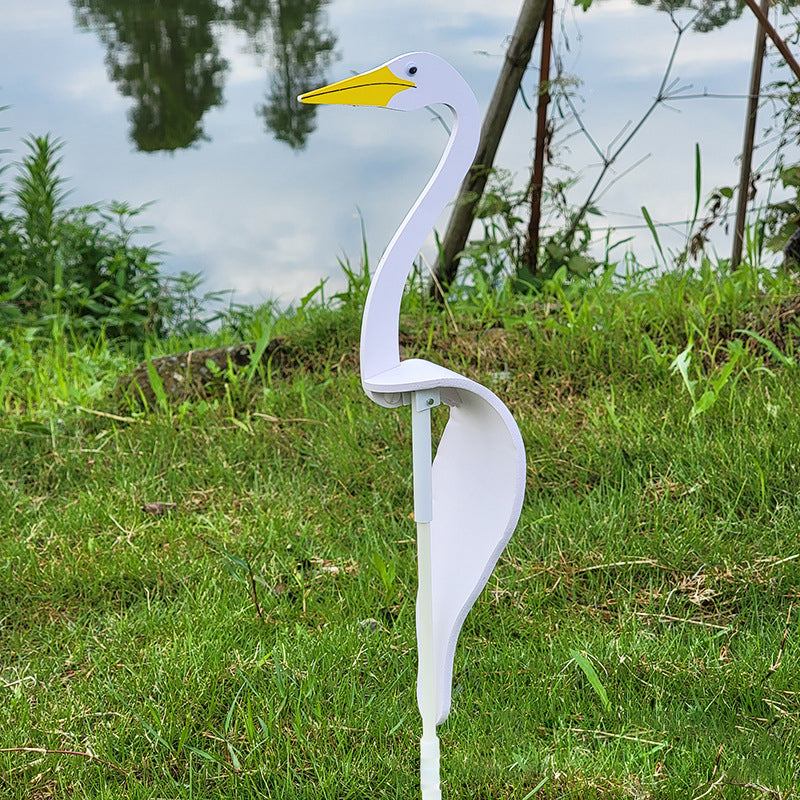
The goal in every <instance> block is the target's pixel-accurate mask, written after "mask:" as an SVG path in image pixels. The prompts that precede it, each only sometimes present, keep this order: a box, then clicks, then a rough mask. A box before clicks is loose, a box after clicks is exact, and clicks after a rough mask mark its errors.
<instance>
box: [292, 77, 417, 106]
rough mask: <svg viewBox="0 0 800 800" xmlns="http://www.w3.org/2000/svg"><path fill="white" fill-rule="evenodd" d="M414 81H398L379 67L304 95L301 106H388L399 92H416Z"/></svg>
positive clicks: (299, 98) (301, 98)
mask: <svg viewBox="0 0 800 800" xmlns="http://www.w3.org/2000/svg"><path fill="white" fill-rule="evenodd" d="M415 87H416V84H415V83H413V82H412V81H407V80H404V79H403V78H398V77H397V75H395V74H394V73H393V72H392V71H391V70H390V69H389V67H379V68H378V69H374V70H372V72H364V73H362V74H361V75H355V76H354V77H352V78H346V79H345V80H343V81H338V82H337V83H332V84H330V86H323V87H322V88H321V89H314V90H313V91H311V92H306V93H305V94H301V95H300V97H298V98H297V99H298V100H299V101H300V102H301V103H317V104H321V103H326V104H327V103H340V104H342V105H347V106H385V105H387V103H388V102H389V101H390V100H391V99H392V98H393V97H394V96H395V95H396V94H398V93H399V92H402V91H404V90H405V89H413V88H415Z"/></svg>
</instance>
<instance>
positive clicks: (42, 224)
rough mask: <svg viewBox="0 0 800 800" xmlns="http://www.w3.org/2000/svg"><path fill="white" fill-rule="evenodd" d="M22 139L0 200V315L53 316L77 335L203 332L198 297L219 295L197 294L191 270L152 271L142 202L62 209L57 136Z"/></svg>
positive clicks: (206, 320)
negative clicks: (141, 240) (142, 241)
mask: <svg viewBox="0 0 800 800" xmlns="http://www.w3.org/2000/svg"><path fill="white" fill-rule="evenodd" d="M24 145H25V147H26V150H27V152H26V154H25V156H24V157H23V158H22V160H21V161H20V163H19V164H18V167H17V175H16V177H15V180H14V181H13V183H12V185H11V187H10V188H11V191H10V194H9V196H8V197H7V198H6V206H7V207H8V208H7V210H4V209H2V208H0V264H1V265H2V270H1V271H0V321H2V322H4V323H5V324H16V325H21V324H25V325H34V326H42V325H44V326H48V325H50V324H52V323H53V321H54V320H55V319H59V320H60V323H59V324H61V325H62V327H63V328H64V329H65V330H69V331H71V332H74V333H76V334H78V335H85V334H89V335H93V336H96V335H98V334H99V333H101V332H102V333H103V334H104V335H106V336H107V337H108V338H109V339H112V340H115V339H122V340H125V341H128V342H131V341H133V342H137V341H138V342H141V341H143V340H145V339H146V338H147V337H151V336H156V337H157V336H164V335H167V334H170V333H179V334H193V333H197V332H207V331H208V330H209V325H210V323H211V322H212V321H213V320H214V316H213V315H212V316H210V317H209V316H208V313H209V312H208V310H207V305H208V304H209V303H211V302H214V301H218V300H220V298H221V294H222V293H219V292H217V293H207V294H205V295H203V296H198V291H197V290H198V287H199V284H200V277H199V276H198V275H191V274H189V273H182V274H181V275H180V276H178V277H163V276H162V275H161V274H160V273H159V266H160V265H159V262H158V260H157V256H158V254H157V251H156V250H155V249H154V248H153V247H150V246H143V245H139V244H136V243H135V239H136V238H137V237H138V236H139V235H140V234H141V233H143V232H145V231H146V229H145V228H143V227H142V226H139V225H137V224H136V223H137V217H138V216H139V215H140V214H141V213H142V211H143V210H144V208H145V207H144V206H142V207H131V206H129V205H127V204H125V203H117V202H112V203H109V204H101V205H87V206H78V207H72V208H70V207H67V206H66V204H65V201H66V198H67V196H68V194H69V191H68V190H67V189H66V180H65V178H63V177H62V176H61V174H60V168H61V151H62V149H63V146H64V144H63V142H62V141H61V140H58V139H54V138H52V137H51V136H49V135H46V136H31V137H29V138H28V139H26V140H25V142H24ZM1 198H2V193H0V199H1Z"/></svg>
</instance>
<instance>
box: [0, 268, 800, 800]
mask: <svg viewBox="0 0 800 800" xmlns="http://www.w3.org/2000/svg"><path fill="white" fill-rule="evenodd" d="M549 292H550V293H549V295H547V296H545V297H543V298H541V299H540V300H538V301H536V302H533V301H531V300H530V298H528V299H526V300H522V299H515V298H513V297H508V298H504V299H502V298H501V299H500V300H498V299H497V298H496V297H494V298H490V297H485V298H481V297H480V296H479V295H478V294H477V293H476V294H473V295H472V296H471V297H470V298H468V299H466V300H463V301H461V302H459V303H457V304H455V305H454V306H453V307H452V308H451V309H449V312H448V311H444V312H441V313H439V312H437V311H435V310H434V309H432V308H431V307H430V306H428V305H426V304H425V303H424V302H422V300H421V299H420V298H419V297H411V298H409V302H408V304H407V310H406V313H405V315H404V319H403V324H402V328H403V331H404V335H403V342H404V346H405V348H406V352H407V354H408V355H412V354H417V355H420V354H421V355H429V356H430V357H431V358H434V359H436V360H439V361H442V362H444V363H447V364H448V365H450V366H451V367H453V368H454V369H457V370H459V371H460V372H462V373H466V374H468V375H469V376H470V377H472V378H475V379H476V380H479V381H481V382H483V383H486V384H491V385H492V386H493V387H494V388H495V389H496V391H497V392H498V393H499V394H500V395H501V397H503V399H504V400H506V401H507V402H508V404H509V406H510V407H511V410H512V412H513V413H514V414H515V416H516V417H517V419H518V420H519V422H520V426H521V428H522V432H523V436H524V439H525V442H526V446H527V450H528V468H529V469H528V492H527V497H526V502H525V506H524V509H523V513H522V518H521V521H520V524H519V528H518V530H517V532H516V534H515V536H514V537H513V539H512V541H511V544H510V545H509V547H508V549H507V551H506V553H505V554H504V556H503V557H502V558H501V561H500V563H499V565H498V568H497V570H496V571H495V573H494V575H493V576H492V578H491V580H490V583H489V585H488V587H487V589H486V590H485V591H484V593H483V594H482V595H481V597H480V598H479V599H478V602H477V603H476V606H475V608H474V609H473V611H472V613H471V614H470V616H469V617H468V618H467V621H466V624H465V626H464V629H463V632H462V635H461V639H460V642H459V647H458V651H457V656H456V667H455V686H454V701H453V710H452V714H451V717H450V719H449V720H448V721H447V723H446V724H445V725H444V726H442V728H440V735H441V739H442V757H443V762H442V778H443V790H444V796H445V797H446V798H456V797H463V798H467V797H468V798H479V799H480V800H494V799H495V798H497V800H500V799H501V798H502V799H503V800H505V799H506V798H509V799H511V798H514V799H516V800H532V798H546V800H556V798H576V799H577V798H604V799H605V798H675V799H676V800H678V799H680V800H684V799H685V798H698V800H699V798H700V797H701V796H704V797H709V798H726V799H727V798H782V799H783V800H786V798H791V797H797V796H798V794H799V793H800V767H798V764H799V763H800V762H799V761H798V758H797V753H798V752H800V677H798V676H800V669H798V667H799V666H800V665H799V664H798V660H799V657H800V651H799V650H798V620H800V603H798V598H799V597H800V594H799V590H798V587H799V586H800V494H799V493H798V484H799V483H800V418H798V414H797V409H798V407H800V376H799V375H798V369H797V367H796V366H794V362H793V360H792V359H793V358H794V354H793V343H794V341H795V338H794V334H795V332H796V331H797V328H796V317H795V316H794V315H793V314H792V313H790V312H791V310H792V309H793V308H795V306H796V305H799V304H797V302H796V298H795V294H794V293H795V289H794V287H793V286H792V285H791V284H790V283H789V282H788V281H784V280H772V279H771V278H769V276H767V275H766V274H759V273H757V272H755V271H749V270H748V271H743V272H741V273H740V274H739V275H737V276H736V277H734V278H728V279H724V280H717V279H716V278H714V277H713V276H712V275H711V274H710V273H709V272H708V271H706V273H704V274H701V275H699V276H696V277H687V276H684V277H681V276H676V275H671V276H666V277H664V278H661V279H659V280H658V281H655V280H654V281H649V282H646V281H643V280H636V281H634V280H631V281H629V282H628V283H627V284H626V285H624V286H622V287H613V286H611V285H610V282H609V281H601V282H599V284H598V286H596V287H595V288H592V289H588V290H586V291H578V290H571V289H569V288H565V287H563V286H560V285H558V284H553V285H552V286H550V287H549ZM357 323H358V313H357V311H354V310H353V308H352V307H349V306H348V307H346V308H345V309H344V310H343V311H340V312H334V311H331V310H329V309H328V310H326V309H313V308H311V307H309V308H307V309H305V311H304V313H301V314H298V315H296V316H295V317H293V318H287V319H285V320H282V321H280V324H279V325H278V326H277V328H276V329H278V330H279V332H281V333H283V334H284V335H286V336H287V337H288V338H289V339H290V340H291V341H292V342H293V343H294V345H295V348H296V352H295V354H296V358H297V361H296V366H295V367H294V368H291V369H286V368H284V369H282V370H274V371H271V372H270V373H269V374H268V375H266V376H264V375H262V376H260V377H259V378H258V379H256V380H253V381H252V383H251V384H250V385H249V386H245V385H244V381H238V382H237V381H236V379H232V383H231V385H230V387H229V390H228V391H227V392H226V393H225V395H224V396H222V397H221V398H220V399H219V400H202V401H200V400H198V401H196V402H189V403H185V404H183V405H182V406H181V407H179V408H169V409H167V410H163V409H162V410H159V411H157V412H146V411H143V410H141V409H138V408H136V407H134V406H120V405H119V404H118V403H117V402H116V401H112V399H111V398H112V392H111V389H112V387H113V384H114V381H115V380H116V377H117V376H118V375H119V374H121V373H122V372H123V371H124V370H125V369H128V368H129V367H130V366H131V363H132V362H131V361H130V359H129V358H127V357H125V356H123V355H121V354H120V353H118V352H116V351H115V350H114V349H113V348H112V347H111V346H109V345H108V344H105V343H101V344H99V345H97V346H94V347H89V346H88V345H80V344H77V343H70V342H63V341H61V340H60V339H57V340H56V341H55V343H54V342H52V341H50V342H49V343H48V342H47V341H46V340H43V339H41V340H40V339H36V337H35V336H32V335H29V336H28V337H27V340H26V338H25V337H23V336H22V334H21V333H17V334H12V335H10V336H9V338H7V339H6V341H5V342H4V343H3V344H2V345H0V389H1V390H2V394H0V412H2V415H3V416H2V418H0V509H2V510H3V513H2V514H0V566H1V567H2V573H0V575H1V576H2V577H0V654H2V655H0V659H1V660H0V750H2V751H3V752H0V796H2V797H3V798H9V800H22V798H25V799H26V800H27V799H28V798H34V799H35V800H45V799H46V798H59V799H60V798H123V797H124V798H131V799H132V800H139V799H142V800H143V799H144V798H147V799H148V800H150V799H151V798H152V799H154V798H181V799H184V798H198V799H199V798H223V799H224V800H228V799H233V798H248V800H249V799H250V798H304V799H305V798H308V799H309V800H310V799H311V798H315V799H316V798H324V799H327V798H330V799H331V800H333V799H334V798H335V799H336V800H339V799H340V798H359V799H361V798H363V799H364V800H367V799H369V800H376V799H378V798H387V799H388V798H393V799H394V798H413V797H416V796H418V788H417V787H418V778H417V774H416V770H417V763H418V762H417V759H418V755H417V754H418V750H417V747H418V745H417V739H418V737H419V734H420V724H419V720H418V715H417V711H416V700H415V670H416V651H415V639H414V599H415V592H416V564H415V544H414V530H413V522H412V519H411V477H410V472H411V464H410V425H409V421H408V419H407V412H404V411H403V410H398V411H389V410H386V409H382V408H378V407H376V406H374V405H372V404H371V403H370V402H369V401H368V400H367V399H366V398H365V397H363V395H362V393H361V389H360V385H359V381H358V378H357V372H356V368H355V364H356V361H355V354H356V347H357V340H358V330H357ZM793 326H795V327H793ZM740 330H749V331H751V332H752V333H755V334H757V335H758V336H760V337H762V339H766V340H768V341H769V342H771V343H774V347H775V348H777V350H776V352H775V353H773V352H770V349H769V348H768V347H767V346H765V345H764V344H763V342H762V341H760V340H759V339H758V338H755V337H753V336H752V335H749V334H739V333H736V331H740ZM252 333H253V331H249V330H244V331H242V332H241V335H242V338H244V339H247V338H248V337H251V334H252ZM226 336H228V334H225V333H224V332H221V333H220V334H218V335H217V337H216V341H219V342H222V341H225V339H226ZM251 338H253V339H258V338H259V336H258V331H256V335H253V336H252V337H251ZM736 342H741V348H742V352H741V354H740V355H739V356H738V357H737V360H736V363H735V365H734V367H733V368H732V369H731V370H730V371H729V372H728V373H727V374H726V371H725V364H726V363H728V361H729V359H730V358H731V356H732V353H735V352H737V347H738V345H737V344H736ZM690 343H691V345H692V347H691V350H689V352H688V362H686V378H687V379H688V381H689V384H692V385H693V386H694V388H693V394H690V392H689V391H688V389H687V386H688V385H689V384H687V382H686V381H685V380H684V378H683V377H682V376H681V375H680V374H679V371H678V370H677V369H673V370H671V369H670V367H671V365H672V364H673V363H674V361H675V359H676V357H678V356H679V354H681V353H684V352H685V351H686V350H687V347H688V345H689V344H690ZM169 348H170V349H171V350H172V351H174V350H175V349H177V347H176V343H171V344H170V345H169ZM778 355H779V356H782V358H778V357H776V356H778ZM693 382H694V383H693ZM707 390H708V391H711V390H713V399H712V401H710V402H707V404H706V405H704V406H703V407H702V408H699V405H698V404H699V401H700V398H701V396H702V395H703V394H704V392H705V391H707ZM698 408H699V410H698ZM693 409H694V414H693V413H692V412H693ZM110 415H115V416H116V417H120V418H124V419H125V420H127V421H122V420H120V419H115V418H114V417H113V416H110ZM443 417H444V412H443V413H442V414H439V415H437V425H438V426H439V427H441V425H442V422H443ZM155 502H162V503H173V504H175V506H176V507H175V508H173V509H171V510H168V511H167V513H164V514H160V515H159V514H154V513H152V512H150V511H148V510H145V506H146V505H147V504H148V503H155ZM368 620H376V621H377V623H378V624H377V626H376V625H375V623H374V622H366V621H368ZM41 750H44V751H47V752H41Z"/></svg>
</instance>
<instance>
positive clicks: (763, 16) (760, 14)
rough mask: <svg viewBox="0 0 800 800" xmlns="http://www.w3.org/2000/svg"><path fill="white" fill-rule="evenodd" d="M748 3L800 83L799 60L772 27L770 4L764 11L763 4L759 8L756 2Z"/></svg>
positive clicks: (747, 0)
mask: <svg viewBox="0 0 800 800" xmlns="http://www.w3.org/2000/svg"><path fill="white" fill-rule="evenodd" d="M744 1H745V3H747V5H748V7H749V8H750V10H751V11H752V12H753V13H754V14H755V15H756V17H757V18H758V21H759V22H760V23H761V27H762V28H763V29H764V30H765V31H766V33H767V36H769V38H770V39H772V43H773V44H774V45H775V47H777V48H778V52H779V53H780V54H781V55H782V56H783V58H784V60H785V61H786V63H787V64H788V65H789V69H791V70H792V72H794V74H795V77H796V78H797V80H799V81H800V64H798V63H797V59H796V58H795V57H794V56H793V55H792V51H791V50H789V46H788V45H787V44H786V42H784V41H783V39H782V38H781V35H780V34H779V33H778V32H777V31H776V30H775V28H773V27H772V24H771V23H770V21H769V19H768V18H767V12H768V10H769V4H767V8H766V9H763V6H764V3H763V2H762V4H761V5H762V8H759V7H758V6H757V5H756V4H755V0H744ZM762 9H763V10H762Z"/></svg>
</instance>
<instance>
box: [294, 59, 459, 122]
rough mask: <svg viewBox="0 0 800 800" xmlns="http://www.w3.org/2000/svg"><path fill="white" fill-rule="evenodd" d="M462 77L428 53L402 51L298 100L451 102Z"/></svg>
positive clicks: (409, 106) (406, 106) (404, 107)
mask: <svg viewBox="0 0 800 800" xmlns="http://www.w3.org/2000/svg"><path fill="white" fill-rule="evenodd" d="M462 87H466V84H465V82H464V79H463V78H462V77H461V76H460V75H459V74H458V72H456V70H455V69H453V67H451V66H450V65H449V64H448V63H447V62H446V61H444V60H443V59H441V58H439V56H435V55H433V54H432V53H406V54H405V55H402V56H398V57H397V58H393V59H392V60H391V61H387V62H386V63H385V64H383V65H381V66H380V67H377V68H376V69H373V70H370V71H369V72H363V73H362V74H361V75H354V76H353V77H352V78H346V79H345V80H343V81H338V82H337V83H332V84H330V85H329V86H323V87H322V88H321V89H314V90H313V91H311V92H306V94H301V95H300V96H299V97H298V98H297V99H298V100H300V102H302V103H315V104H323V103H325V104H327V103H338V104H341V105H349V106H382V107H384V108H392V109H395V110H397V111H412V110H414V109H417V108H423V107H425V106H429V105H433V104H435V103H447V104H448V105H452V103H453V101H454V100H455V99H456V97H455V96H457V95H458V93H459V90H460V89H461V88H462Z"/></svg>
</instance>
